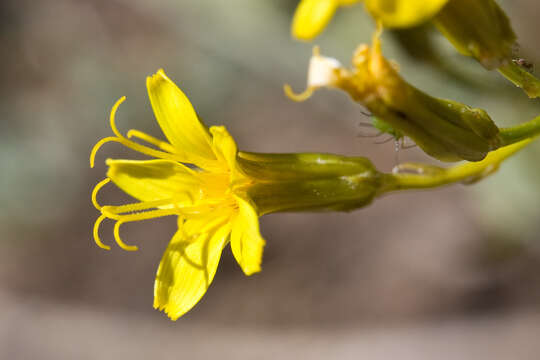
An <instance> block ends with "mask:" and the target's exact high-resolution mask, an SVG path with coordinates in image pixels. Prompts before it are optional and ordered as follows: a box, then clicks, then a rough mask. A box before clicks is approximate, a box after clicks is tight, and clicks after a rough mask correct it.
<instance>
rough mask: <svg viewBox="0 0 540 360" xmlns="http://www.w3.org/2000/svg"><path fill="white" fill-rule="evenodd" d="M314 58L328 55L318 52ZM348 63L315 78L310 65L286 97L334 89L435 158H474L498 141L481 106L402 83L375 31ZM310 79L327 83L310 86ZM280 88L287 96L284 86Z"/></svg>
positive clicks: (300, 96) (479, 158)
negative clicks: (298, 90) (301, 83)
mask: <svg viewBox="0 0 540 360" xmlns="http://www.w3.org/2000/svg"><path fill="white" fill-rule="evenodd" d="M314 57H317V58H323V59H328V58H324V57H321V56H320V55H319V54H318V53H316V54H315V55H314ZM328 62H329V63H330V61H328ZM352 62H353V69H351V70H349V69H345V68H343V67H340V68H335V67H332V68H331V69H327V70H328V71H326V72H325V73H328V74H331V75H330V76H326V77H324V76H319V77H317V75H318V74H315V73H314V72H316V68H315V67H311V66H310V69H309V74H308V87H307V90H306V92H304V93H303V94H300V95H298V96H294V95H293V96H291V97H292V98H293V99H294V100H304V99H306V98H307V97H309V95H310V94H311V92H312V91H313V90H315V89H317V88H318V87H321V86H327V87H333V88H339V89H341V90H343V91H345V92H347V93H348V94H349V95H350V96H351V97H352V98H353V99H354V100H355V101H356V102H359V103H360V104H362V105H364V106H365V107H366V108H367V109H368V110H369V111H370V112H371V113H372V114H373V115H374V116H376V117H377V118H379V119H381V120H383V121H384V122H385V123H386V124H388V125H390V126H391V127H393V128H394V129H395V130H397V131H399V133H402V134H404V135H406V136H408V137H409V138H411V139H412V140H414V141H415V142H416V144H417V145H418V146H419V147H420V148H422V149H423V150H424V151H425V152H426V153H427V154H429V155H430V156H432V157H434V158H437V159H439V160H441V161H458V160H469V161H479V160H482V159H483V158H484V157H485V156H486V155H487V153H488V152H490V151H491V150H494V149H497V148H498V147H499V146H500V139H499V136H498V133H499V129H498V127H497V126H496V125H495V123H494V122H493V121H492V120H491V118H490V117H489V115H488V114H487V113H486V112H485V111H484V110H481V109H474V108H471V107H469V106H467V105H464V104H461V103H458V102H455V101H451V100H443V99H438V98H435V97H432V96H430V95H428V94H426V93H424V92H422V91H420V90H418V89H417V88H415V87H413V86H412V85H410V84H409V83H407V82H406V81H405V80H404V79H403V78H402V77H401V76H400V75H399V74H398V70H397V69H396V65H395V64H393V63H391V62H389V61H388V60H387V59H385V58H384V57H383V55H382V53H381V45H380V40H379V35H378V34H377V35H376V36H375V37H374V41H373V46H372V47H371V48H370V47H368V46H367V45H361V46H360V47H359V48H358V49H357V50H356V52H355V54H354V56H353V61H352ZM332 63H333V62H332ZM317 71H319V72H320V69H319V70H317ZM314 78H318V79H323V78H326V79H327V82H326V83H325V84H323V82H322V81H319V82H317V83H316V85H315V84H314V81H313V80H312V79H314ZM286 92H287V94H288V95H291V94H290V93H291V91H290V89H288V88H286Z"/></svg>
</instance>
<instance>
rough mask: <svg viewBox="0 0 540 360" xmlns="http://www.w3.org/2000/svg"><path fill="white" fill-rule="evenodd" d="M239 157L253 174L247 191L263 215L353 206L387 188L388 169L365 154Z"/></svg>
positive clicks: (245, 168)
mask: <svg viewBox="0 0 540 360" xmlns="http://www.w3.org/2000/svg"><path fill="white" fill-rule="evenodd" d="M237 161H238V165H239V167H240V168H241V169H242V171H243V173H244V174H246V176H248V177H249V178H251V179H252V184H250V185H249V187H248V188H247V190H246V191H247V195H248V196H249V198H250V199H252V201H253V202H254V203H255V205H256V207H257V211H258V213H259V214H260V215H262V214H268V213H272V212H278V211H319V210H338V211H340V210H341V211H347V210H352V209H356V208H360V207H363V206H366V205H368V204H369V203H371V201H372V200H373V199H374V197H375V196H376V195H377V194H378V193H379V192H380V191H381V190H382V189H383V188H384V179H385V177H384V175H383V174H381V173H379V172H378V171H377V169H375V167H374V166H373V164H372V163H371V161H369V159H367V158H364V157H347V156H339V155H330V154H256V153H246V152H239V153H238V156H237Z"/></svg>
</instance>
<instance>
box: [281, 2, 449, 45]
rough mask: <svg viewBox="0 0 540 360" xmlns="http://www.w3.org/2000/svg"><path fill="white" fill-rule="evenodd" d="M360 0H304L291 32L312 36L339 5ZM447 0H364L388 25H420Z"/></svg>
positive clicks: (395, 26)
mask: <svg viewBox="0 0 540 360" xmlns="http://www.w3.org/2000/svg"><path fill="white" fill-rule="evenodd" d="M360 1H361V0H302V1H300V4H298V7H297V8H296V12H295V14H294V17H293V21H292V27H291V33H292V35H293V36H294V37H296V38H298V39H301V40H312V39H314V38H315V37H317V36H318V35H319V34H320V33H321V32H322V31H323V30H324V28H325V27H326V25H327V24H328V22H330V19H332V16H333V15H334V13H335V12H336V10H337V9H338V8H339V7H340V6H346V5H351V4H354V3H358V2H360ZM447 2H448V0H364V5H365V7H366V10H367V11H368V12H369V13H370V14H371V16H373V17H374V18H375V19H376V20H377V21H379V22H381V23H382V25H384V26H385V27H388V28H404V27H411V26H415V25H419V24H421V23H423V22H425V21H427V20H429V19H430V18H431V17H433V16H434V15H435V14H437V13H438V12H439V11H440V10H441V9H442V7H443V6H444V5H446V3H447Z"/></svg>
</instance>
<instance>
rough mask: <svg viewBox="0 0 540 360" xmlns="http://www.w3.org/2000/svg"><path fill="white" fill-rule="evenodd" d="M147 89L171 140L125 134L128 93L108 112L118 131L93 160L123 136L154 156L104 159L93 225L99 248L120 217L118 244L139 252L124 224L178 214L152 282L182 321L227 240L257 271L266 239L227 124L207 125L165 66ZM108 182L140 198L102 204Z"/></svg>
mask: <svg viewBox="0 0 540 360" xmlns="http://www.w3.org/2000/svg"><path fill="white" fill-rule="evenodd" d="M147 88H148V94H149V97H150V101H151V104H152V108H153V110H154V114H155V116H156V119H157V121H158V123H159V126H160V127H161V129H162V131H163V133H164V134H165V137H166V138H167V140H168V141H163V140H160V139H157V138H155V137H152V136H150V135H147V134H145V133H143V132H140V131H138V130H129V131H128V133H127V136H124V135H122V134H121V132H120V131H119V130H118V128H117V127H116V123H115V114H116V111H117V109H118V107H119V105H120V104H121V103H122V102H123V101H124V100H125V98H124V97H122V98H121V99H120V100H118V101H117V102H116V104H115V105H114V106H113V108H112V111H111V116H110V126H111V129H112V131H113V133H114V135H115V136H111V137H106V138H104V139H102V140H101V141H99V142H98V143H97V144H96V145H95V146H94V148H93V149H92V151H91V155H90V164H91V166H92V167H93V166H94V162H95V157H96V153H97V151H98V150H99V148H100V147H101V146H102V145H104V144H106V143H108V142H117V143H120V144H122V145H124V146H126V147H128V148H130V149H132V150H134V151H137V152H139V153H142V154H144V155H147V156H149V157H152V158H154V159H151V160H112V159H108V160H107V161H106V164H107V165H108V167H109V170H108V172H107V177H106V178H105V179H104V180H103V181H101V182H99V183H98V184H97V185H96V187H95V188H94V191H93V192H92V203H93V204H94V206H95V207H96V209H98V210H99V211H100V212H101V215H100V216H99V218H98V219H97V221H96V223H95V225H94V239H95V241H96V244H97V245H98V246H100V247H101V248H103V249H106V250H109V249H110V246H108V245H105V244H104V243H103V242H102V241H101V240H100V238H99V227H100V224H101V223H102V222H103V221H104V220H106V219H111V220H113V221H115V226H114V230H113V235H114V239H115V241H116V243H117V244H118V246H119V247H121V248H122V249H124V250H127V251H134V250H137V246H134V245H128V244H126V243H125V242H124V241H123V240H122V239H121V237H120V227H121V225H122V224H124V223H126V222H133V221H140V220H147V219H153V218H157V217H163V216H177V217H178V231H177V232H176V234H175V235H174V236H173V238H172V240H171V242H170V244H169V246H168V247H167V249H166V250H165V253H164V255H163V258H162V260H161V263H160V265H159V269H158V273H157V276H156V281H155V286H154V295H155V296H154V307H155V308H157V309H160V310H164V311H165V312H166V313H167V314H168V315H169V317H170V318H171V319H173V320H176V319H177V318H178V317H180V316H182V315H183V314H185V313H186V312H187V311H189V310H190V309H191V308H192V307H193V306H194V305H195V304H196V303H197V302H198V301H199V300H200V298H201V297H202V296H203V295H204V293H205V292H206V290H207V289H208V287H209V286H210V283H211V282H212V279H213V278H214V275H215V273H216V269H217V265H218V262H219V258H220V256H221V251H222V250H223V248H224V247H225V246H226V245H227V244H228V243H229V242H231V246H232V248H233V253H234V256H235V258H236V259H237V261H238V263H239V264H240V266H241V268H242V269H243V271H244V273H246V274H247V275H251V274H253V273H255V272H257V271H260V263H261V259H262V252H263V247H264V240H263V239H262V237H261V235H260V233H259V222H258V213H257V209H256V208H255V206H254V205H253V203H252V202H251V200H250V199H249V197H248V196H247V193H246V189H247V188H249V186H250V183H251V181H252V180H250V179H248V178H247V177H246V176H245V175H244V174H243V173H242V171H240V170H239V168H238V166H237V164H236V154H237V148H236V143H235V142H234V140H233V138H232V137H231V136H230V135H229V133H228V132H227V130H226V129H225V128H224V127H222V126H214V127H211V128H210V129H208V128H207V127H206V126H205V125H204V124H203V123H202V122H201V121H200V120H199V119H198V117H197V115H196V113H195V110H194V109H193V107H192V105H191V103H190V102H189V100H188V98H187V97H186V95H185V94H184V93H183V92H182V91H181V90H180V89H179V88H178V87H177V86H176V85H175V84H174V83H173V82H172V81H171V80H170V79H169V78H168V77H167V76H166V75H165V73H164V72H163V70H159V71H158V72H157V73H156V74H154V75H153V76H151V77H148V79H147ZM133 139H138V140H140V141H143V142H145V143H147V144H143V143H139V142H135V141H134V140H133ZM109 182H113V183H114V184H115V185H116V186H118V187H119V188H120V189H122V190H123V191H124V192H126V193H127V194H128V195H130V196H131V197H133V198H135V199H137V202H134V203H130V204H123V205H105V206H103V205H100V204H99V202H98V200H97V196H98V192H99V190H100V189H101V188H102V187H103V186H105V185H106V184H108V183H109Z"/></svg>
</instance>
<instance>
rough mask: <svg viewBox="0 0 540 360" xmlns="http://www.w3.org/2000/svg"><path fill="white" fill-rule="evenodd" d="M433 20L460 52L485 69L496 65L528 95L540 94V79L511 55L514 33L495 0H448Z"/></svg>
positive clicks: (494, 67)
mask: <svg viewBox="0 0 540 360" xmlns="http://www.w3.org/2000/svg"><path fill="white" fill-rule="evenodd" d="M434 22H435V25H436V26H437V28H438V29H439V30H440V31H441V33H442V34H443V35H444V36H445V37H446V38H447V39H448V40H449V41H450V42H451V43H452V44H453V45H454V47H455V48H456V49H457V50H458V51H459V52H460V53H461V54H463V55H466V56H471V57H474V58H475V59H476V60H478V61H479V62H480V64H482V66H484V67H485V68H486V69H488V70H494V69H498V70H499V72H500V73H501V74H502V75H503V76H504V77H506V78H507V79H508V80H510V81H511V82H512V83H514V85H516V86H518V87H520V88H523V90H524V91H525V92H526V93H527V95H528V96H529V97H531V98H536V97H539V96H540V81H539V80H538V79H537V78H536V77H535V76H534V75H532V74H531V73H530V72H529V71H527V69H526V68H523V67H521V66H520V64H519V63H517V62H515V61H514V59H513V57H514V49H515V48H516V40H517V38H516V34H515V33H514V30H513V29H512V26H511V24H510V20H509V19H508V17H507V16H506V14H505V13H504V11H503V10H502V9H501V8H500V7H499V5H497V3H496V2H495V1H494V0H475V1H471V0H450V1H449V2H448V4H446V6H445V7H444V8H442V10H441V11H440V12H439V13H438V14H437V15H436V16H435V17H434Z"/></svg>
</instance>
